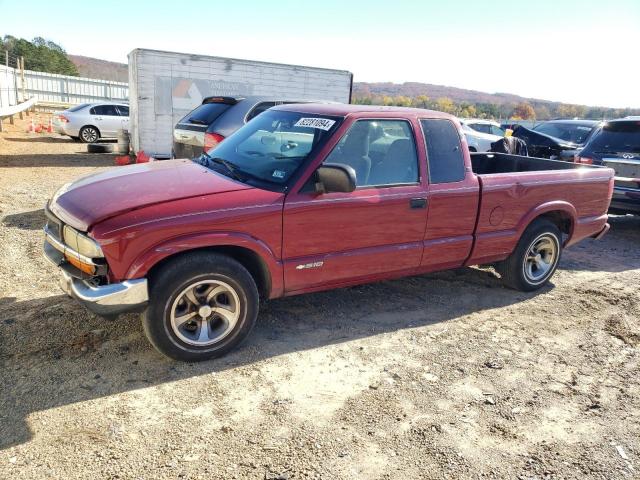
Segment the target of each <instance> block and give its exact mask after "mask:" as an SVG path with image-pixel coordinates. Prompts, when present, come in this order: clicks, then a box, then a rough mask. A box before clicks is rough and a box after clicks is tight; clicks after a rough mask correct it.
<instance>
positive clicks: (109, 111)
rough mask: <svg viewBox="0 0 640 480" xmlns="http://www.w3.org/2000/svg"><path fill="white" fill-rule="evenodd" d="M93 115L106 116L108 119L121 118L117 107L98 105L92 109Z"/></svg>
mask: <svg viewBox="0 0 640 480" xmlns="http://www.w3.org/2000/svg"><path fill="white" fill-rule="evenodd" d="M91 115H104V116H108V117H117V116H119V114H118V110H117V109H116V106H115V105H98V106H95V107H93V108H92V109H91Z"/></svg>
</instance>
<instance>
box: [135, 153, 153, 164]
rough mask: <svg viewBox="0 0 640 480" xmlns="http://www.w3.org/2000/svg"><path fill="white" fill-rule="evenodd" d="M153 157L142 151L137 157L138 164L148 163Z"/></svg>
mask: <svg viewBox="0 0 640 480" xmlns="http://www.w3.org/2000/svg"><path fill="white" fill-rule="evenodd" d="M150 158H151V157H149V155H147V154H146V153H144V151H143V150H140V151H139V152H138V155H137V156H136V163H147V162H148V161H149V159H150Z"/></svg>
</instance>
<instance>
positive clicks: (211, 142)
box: [172, 96, 326, 158]
mask: <svg viewBox="0 0 640 480" xmlns="http://www.w3.org/2000/svg"><path fill="white" fill-rule="evenodd" d="M286 103H310V101H309V100H303V101H300V100H282V99H274V98H273V97H262V96H248V97H219V96H218V97H206V98H205V99H204V100H202V104H201V105H199V106H198V107H196V108H195V109H194V110H192V111H191V112H189V113H188V114H187V115H185V117H184V118H183V119H182V120H180V121H179V122H178V123H177V125H176V126H175V128H174V129H173V151H172V155H173V158H195V157H198V156H200V155H201V154H202V152H203V151H207V152H208V151H209V150H211V149H212V148H213V147H215V146H216V145H217V144H218V143H220V142H221V141H222V140H224V139H225V138H226V137H228V136H229V135H231V134H232V133H233V132H235V131H236V130H238V129H239V128H240V127H242V126H243V125H244V124H245V123H247V122H248V121H249V120H251V119H252V118H254V117H256V116H258V115H259V114H261V113H262V112H264V111H265V110H268V109H269V108H271V107H274V106H276V105H282V104H286ZM313 103H326V102H313Z"/></svg>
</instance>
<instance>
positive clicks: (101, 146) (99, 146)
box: [87, 143, 113, 153]
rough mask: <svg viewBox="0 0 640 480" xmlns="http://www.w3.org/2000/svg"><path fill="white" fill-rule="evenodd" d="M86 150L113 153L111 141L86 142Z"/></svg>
mask: <svg viewBox="0 0 640 480" xmlns="http://www.w3.org/2000/svg"><path fill="white" fill-rule="evenodd" d="M87 152H89V153H113V144H111V143H88V144H87Z"/></svg>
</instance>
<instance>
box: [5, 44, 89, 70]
mask: <svg viewBox="0 0 640 480" xmlns="http://www.w3.org/2000/svg"><path fill="white" fill-rule="evenodd" d="M5 51H6V52H9V58H10V59H11V60H10V62H11V63H10V65H9V66H10V67H15V66H16V65H15V63H14V62H15V59H17V58H20V57H24V68H25V69H26V70H34V71H36V72H47V73H58V74H60V75H73V76H77V75H78V69H77V68H76V66H75V65H74V64H73V62H72V61H71V60H69V57H67V53H66V52H65V51H64V49H63V48H62V47H61V46H60V45H58V44H57V43H55V42H52V41H51V40H46V39H44V38H42V37H36V38H34V39H33V40H32V41H29V40H25V39H24V38H16V37H13V36H11V35H5V36H4V37H3V38H0V53H1V54H2V57H0V62H1V63H4V62H5V53H4V52H5Z"/></svg>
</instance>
